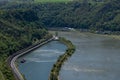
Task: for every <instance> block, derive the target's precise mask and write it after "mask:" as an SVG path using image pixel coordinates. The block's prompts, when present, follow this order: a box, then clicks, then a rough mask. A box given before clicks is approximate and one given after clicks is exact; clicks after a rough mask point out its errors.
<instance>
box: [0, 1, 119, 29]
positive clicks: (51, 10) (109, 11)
mask: <svg viewBox="0 0 120 80" xmlns="http://www.w3.org/2000/svg"><path fill="white" fill-rule="evenodd" d="M119 6H120V3H119V0H111V1H108V0H107V1H105V0H103V1H102V2H101V1H99V2H98V1H97V2H96V1H93V0H84V2H81V0H80V1H72V2H67V3H30V4H29V3H20V4H17V5H16V4H9V5H7V6H2V7H1V9H3V10H4V9H7V10H11V9H22V10H26V9H30V10H32V11H33V12H36V14H37V15H38V17H39V19H38V20H36V22H38V23H39V24H40V25H42V26H44V27H73V28H82V29H91V30H101V31H104V30H106V31H120V23H119V22H120V7H119Z"/></svg>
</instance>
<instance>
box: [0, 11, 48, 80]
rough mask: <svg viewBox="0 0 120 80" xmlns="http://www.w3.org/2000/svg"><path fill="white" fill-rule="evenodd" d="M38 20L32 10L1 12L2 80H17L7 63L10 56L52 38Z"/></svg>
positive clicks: (0, 72)
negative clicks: (42, 40) (44, 39)
mask: <svg viewBox="0 0 120 80" xmlns="http://www.w3.org/2000/svg"><path fill="white" fill-rule="evenodd" d="M31 13H32V14H31ZM36 20H38V17H37V15H36V13H35V12H33V11H31V10H13V11H12V10H11V11H5V10H4V11H1V14H0V79H5V80H15V79H14V77H13V74H12V72H11V70H10V68H9V67H8V65H7V62H6V59H7V58H8V56H9V55H11V54H13V53H15V52H16V51H18V50H21V49H23V48H26V47H28V46H30V45H32V44H34V43H36V42H38V41H39V40H41V39H43V38H47V37H49V36H50V35H48V32H47V30H45V29H44V28H43V27H42V26H41V25H39V23H37V22H36Z"/></svg>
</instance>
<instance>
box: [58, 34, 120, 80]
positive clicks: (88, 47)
mask: <svg viewBox="0 0 120 80" xmlns="http://www.w3.org/2000/svg"><path fill="white" fill-rule="evenodd" d="M58 34H59V36H62V37H65V38H67V39H69V40H71V41H72V42H73V44H74V45H75V46H76V52H75V53H74V54H73V56H72V57H71V58H69V59H68V61H66V62H65V64H64V65H63V66H62V70H61V71H60V80H120V40H118V39H115V38H112V37H110V36H104V35H98V34H92V33H80V32H58Z"/></svg>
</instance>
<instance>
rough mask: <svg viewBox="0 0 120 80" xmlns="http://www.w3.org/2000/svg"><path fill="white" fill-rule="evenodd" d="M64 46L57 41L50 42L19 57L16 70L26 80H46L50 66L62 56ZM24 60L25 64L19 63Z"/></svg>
mask: <svg viewBox="0 0 120 80" xmlns="http://www.w3.org/2000/svg"><path fill="white" fill-rule="evenodd" d="M66 48H67V47H66V46H65V45H63V44H61V43H60V42H58V41H52V42H50V43H48V44H46V45H44V46H42V47H40V48H38V49H37V50H35V51H33V52H31V53H29V54H27V55H24V56H22V57H20V58H19V59H18V60H17V61H18V68H19V70H20V72H21V73H22V74H23V75H24V76H25V78H26V80H48V77H49V73H50V70H51V68H52V65H53V64H54V63H55V62H56V60H57V58H58V56H59V55H61V54H63V53H64V52H65V50H66ZM23 59H25V60H26V62H25V63H20V61H21V60H23Z"/></svg>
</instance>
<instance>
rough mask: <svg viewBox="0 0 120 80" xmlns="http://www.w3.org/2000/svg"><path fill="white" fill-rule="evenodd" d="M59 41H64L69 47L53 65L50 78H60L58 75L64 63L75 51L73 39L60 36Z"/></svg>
mask: <svg viewBox="0 0 120 80" xmlns="http://www.w3.org/2000/svg"><path fill="white" fill-rule="evenodd" d="M59 41H60V42H62V43H64V44H65V45H66V46H67V47H68V48H67V50H66V52H65V53H64V54H63V55H61V56H59V58H58V60H57V62H56V63H55V64H54V65H53V68H52V70H51V73H50V76H49V80H59V78H58V76H59V71H60V69H61V67H62V65H63V64H64V62H65V61H66V60H67V59H68V58H69V57H70V56H72V54H73V53H74V52H75V46H74V45H73V44H72V42H71V41H69V40H66V39H65V38H61V37H60V38H59Z"/></svg>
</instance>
